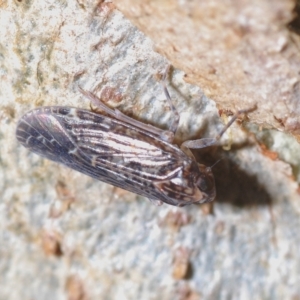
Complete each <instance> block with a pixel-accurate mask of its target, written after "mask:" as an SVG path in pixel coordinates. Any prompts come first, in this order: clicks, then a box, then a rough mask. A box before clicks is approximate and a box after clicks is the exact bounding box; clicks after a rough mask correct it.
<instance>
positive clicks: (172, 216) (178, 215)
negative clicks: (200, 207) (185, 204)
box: [159, 210, 191, 231]
mask: <svg viewBox="0 0 300 300" xmlns="http://www.w3.org/2000/svg"><path fill="white" fill-rule="evenodd" d="M190 222H191V217H190V215H189V214H187V213H186V212H184V211H182V210H176V211H174V210H170V211H169V212H168V213H167V215H166V216H164V218H162V219H160V220H159V225H160V226H161V227H169V228H171V229H174V230H176V231H177V230H178V229H179V228H180V227H182V226H185V225H187V224H189V223H190Z"/></svg>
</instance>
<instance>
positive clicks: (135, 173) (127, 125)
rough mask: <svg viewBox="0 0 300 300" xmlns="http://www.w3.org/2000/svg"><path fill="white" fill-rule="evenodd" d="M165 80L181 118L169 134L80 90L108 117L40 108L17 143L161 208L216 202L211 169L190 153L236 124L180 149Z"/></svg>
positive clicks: (23, 123)
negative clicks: (159, 205)
mask: <svg viewBox="0 0 300 300" xmlns="http://www.w3.org/2000/svg"><path fill="white" fill-rule="evenodd" d="M166 74H167V73H166ZM165 79H166V75H165V76H164V80H163V84H164V92H165V95H166V98H167V101H168V102H169V105H170V107H171V109H172V111H173V112H174V116H175V117H174V120H173V122H172V124H171V126H170V129H169V130H167V131H166V130H161V129H159V128H156V127H153V126H150V125H147V124H144V123H141V122H139V121H136V120H134V119H132V118H129V117H128V116H126V115H124V114H122V113H121V112H120V111H118V110H116V109H115V110H114V109H111V108H109V107H107V106H106V105H105V104H103V103H102V102H101V100H100V99H98V98H97V97H96V96H95V95H94V94H92V93H90V92H87V91H84V90H82V89H81V88H80V91H81V93H82V94H84V95H85V96H87V97H88V98H89V99H90V100H91V101H92V103H93V104H95V105H97V106H98V107H100V108H101V110H103V111H104V112H105V114H106V115H104V114H98V113H95V112H92V111H88V110H84V109H80V108H74V107H63V106H52V107H51V106H50V107H40V108H36V109H33V110H31V111H29V112H28V113H26V114H25V115H24V116H23V117H22V118H21V119H20V120H19V122H18V125H17V130H16V136H17V139H18V141H19V142H20V143H21V144H22V145H23V146H24V147H26V148H27V149H29V150H30V151H32V152H34V153H36V154H38V155H41V156H43V157H45V158H47V159H50V160H53V161H55V162H58V163H61V164H63V165H65V166H67V167H69V168H72V169H74V170H77V171H79V172H81V173H84V174H86V175H88V176H91V177H93V178H95V179H98V180H101V181H104V182H106V183H109V184H112V185H114V186H117V187H120V188H123V189H125V190H128V191H131V192H133V193H136V194H139V195H142V196H145V197H147V198H149V199H150V200H152V201H154V202H155V203H156V204H162V203H163V202H165V203H168V204H170V205H175V206H185V205H189V204H192V203H206V202H211V201H213V200H214V199H215V196H216V188H215V181H214V176H213V173H212V171H211V168H210V167H207V166H205V165H203V164H199V163H197V162H196V161H195V159H194V157H193V155H192V153H191V152H190V150H189V148H204V147H208V146H211V145H215V144H218V141H219V139H220V137H221V136H222V135H223V133H224V132H225V130H226V129H227V128H228V127H229V126H230V125H231V124H228V125H227V126H226V127H225V129H224V130H223V131H222V132H221V133H220V134H219V136H218V137H216V138H208V139H200V140H194V141H186V142H184V143H183V144H182V145H181V147H180V148H179V147H178V146H177V145H174V144H173V143H172V142H173V138H174V135H175V133H176V130H177V127H178V123H179V115H178V113H177V111H176V109H175V107H174V106H173V104H172V101H171V98H170V95H169V93H168V90H167V88H166V83H165V81H166V80H165ZM252 110H253V109H251V110H245V111H240V112H239V114H240V113H247V112H250V111H252ZM237 116H238V114H237V115H236V117H237ZM236 117H235V118H236ZM235 118H234V117H233V118H232V121H231V123H232V122H233V121H234V119H235Z"/></svg>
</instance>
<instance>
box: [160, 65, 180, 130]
mask: <svg viewBox="0 0 300 300" xmlns="http://www.w3.org/2000/svg"><path fill="white" fill-rule="evenodd" d="M169 70H170V65H169V66H168V68H167V70H166V72H165V74H164V76H163V80H162V86H163V90H164V93H165V96H166V98H167V101H168V104H169V106H170V108H171V110H172V113H173V114H174V119H173V122H172V123H171V125H170V128H169V131H171V132H172V133H173V135H175V133H176V131H177V128H178V124H179V120H180V116H179V113H178V111H177V109H176V107H175V106H174V104H173V102H172V99H171V96H170V94H169V91H168V89H167V77H168V74H169Z"/></svg>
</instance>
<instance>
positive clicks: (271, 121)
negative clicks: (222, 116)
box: [115, 0, 300, 140]
mask: <svg viewBox="0 0 300 300" xmlns="http://www.w3.org/2000/svg"><path fill="white" fill-rule="evenodd" d="M115 3H116V5H117V7H118V8H119V9H120V10H121V11H122V12H123V13H124V14H125V16H127V17H128V18H129V19H130V20H131V21H132V22H133V23H134V24H135V25H136V26H137V27H138V28H139V29H141V31H143V32H144V33H145V34H146V35H147V36H149V37H150V38H151V39H152V40H153V41H154V43H155V46H156V49H157V51H158V52H160V53H161V54H163V55H164V56H166V57H167V58H168V60H169V61H170V62H171V63H172V64H173V65H174V66H175V67H176V68H179V69H181V70H183V71H184V72H185V73H186V75H185V79H186V81H187V82H189V83H193V84H196V85H198V86H200V87H201V88H202V89H203V91H204V92H205V94H206V95H207V96H208V97H209V98H211V99H213V100H214V101H216V102H217V105H218V107H219V108H221V109H230V110H233V111H234V110H236V109H241V108H245V107H249V106H251V105H253V104H255V103H257V104H258V110H257V111H256V113H254V114H253V115H251V121H253V122H255V123H257V124H263V125H264V126H267V125H268V126H271V127H273V128H276V129H279V130H284V131H286V132H289V133H292V134H293V135H294V136H295V137H296V138H297V139H298V140H300V117H299V115H300V104H299V99H300V74H299V69H300V51H299V47H300V40H299V36H298V35H296V34H295V33H294V32H292V31H291V30H290V29H289V26H288V25H289V24H290V22H291V21H292V20H293V19H294V17H295V14H294V12H293V8H294V7H295V5H296V3H295V1H293V0H285V1H282V0H275V1H268V0H264V1H261V0H256V1H252V0H242V1H239V0H238V1H236V0H226V1H215V0H209V1H199V0H192V1H176V0H163V1H153V0H144V1H138V0H116V1H115Z"/></svg>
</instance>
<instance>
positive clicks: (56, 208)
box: [49, 180, 75, 218]
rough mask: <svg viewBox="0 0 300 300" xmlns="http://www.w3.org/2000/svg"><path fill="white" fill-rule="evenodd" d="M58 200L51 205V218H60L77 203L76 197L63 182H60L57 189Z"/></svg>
mask: <svg viewBox="0 0 300 300" xmlns="http://www.w3.org/2000/svg"><path fill="white" fill-rule="evenodd" d="M55 190H56V194H57V198H58V199H57V200H56V201H54V203H53V204H52V205H51V208H50V213H49V217H50V218H59V217H60V216H61V215H62V214H63V213H64V212H65V211H67V210H69V208H70V206H71V204H72V203H73V202H74V201H75V197H74V195H73V194H72V193H71V191H70V190H69V189H68V187H67V185H66V184H65V183H64V182H63V181H60V180H59V181H58V182H57V184H56V187H55Z"/></svg>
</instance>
